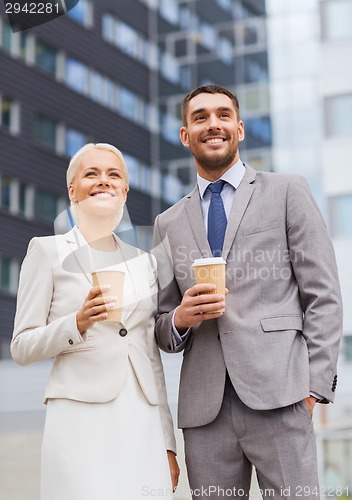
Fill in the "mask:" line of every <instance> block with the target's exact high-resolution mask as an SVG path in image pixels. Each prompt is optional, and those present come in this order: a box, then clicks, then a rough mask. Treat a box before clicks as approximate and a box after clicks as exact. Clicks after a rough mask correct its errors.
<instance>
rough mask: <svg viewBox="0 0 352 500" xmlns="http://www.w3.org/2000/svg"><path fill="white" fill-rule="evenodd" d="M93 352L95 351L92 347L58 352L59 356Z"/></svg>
mask: <svg viewBox="0 0 352 500" xmlns="http://www.w3.org/2000/svg"><path fill="white" fill-rule="evenodd" d="M94 350H95V347H93V346H86V347H79V348H76V349H67V351H62V352H60V354H59V356H67V355H68V354H75V353H77V352H87V351H94Z"/></svg>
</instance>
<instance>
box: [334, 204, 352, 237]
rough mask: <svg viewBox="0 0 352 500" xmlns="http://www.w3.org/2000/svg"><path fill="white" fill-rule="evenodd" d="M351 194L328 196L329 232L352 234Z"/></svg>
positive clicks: (338, 234)
mask: <svg viewBox="0 0 352 500" xmlns="http://www.w3.org/2000/svg"><path fill="white" fill-rule="evenodd" d="M351 213H352V194H345V195H340V196H332V197H330V198H329V222H330V232H331V235H332V236H333V237H334V236H335V237H336V236H352V219H351Z"/></svg>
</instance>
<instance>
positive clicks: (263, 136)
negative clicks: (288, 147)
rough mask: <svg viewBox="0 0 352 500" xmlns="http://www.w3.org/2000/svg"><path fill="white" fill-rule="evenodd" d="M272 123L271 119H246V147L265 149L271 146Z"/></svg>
mask: <svg viewBox="0 0 352 500" xmlns="http://www.w3.org/2000/svg"><path fill="white" fill-rule="evenodd" d="M271 138H272V133H271V121H270V118H269V117H265V116H264V117H259V118H247V119H246V138H245V140H246V147H247V148H248V149H254V148H265V147H269V146H270V145H271Z"/></svg>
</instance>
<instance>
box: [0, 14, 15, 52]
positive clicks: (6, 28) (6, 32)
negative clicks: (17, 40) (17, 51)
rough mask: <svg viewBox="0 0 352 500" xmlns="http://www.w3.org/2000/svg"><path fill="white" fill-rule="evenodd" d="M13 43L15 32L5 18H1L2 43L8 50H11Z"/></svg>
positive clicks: (0, 42)
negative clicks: (13, 32)
mask: <svg viewBox="0 0 352 500" xmlns="http://www.w3.org/2000/svg"><path fill="white" fill-rule="evenodd" d="M12 43H13V34H12V30H11V26H10V24H9V23H7V22H6V21H4V19H0V45H1V47H2V48H3V49H4V50H6V52H11V49H12Z"/></svg>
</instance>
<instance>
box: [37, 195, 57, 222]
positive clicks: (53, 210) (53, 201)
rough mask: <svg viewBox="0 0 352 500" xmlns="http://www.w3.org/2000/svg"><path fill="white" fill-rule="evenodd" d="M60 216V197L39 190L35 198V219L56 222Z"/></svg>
mask: <svg viewBox="0 0 352 500" xmlns="http://www.w3.org/2000/svg"><path fill="white" fill-rule="evenodd" d="M57 214H58V196H56V195H55V194H52V193H48V192H47V191H42V190H40V189H37V190H36V191H35V198H34V217H35V218H37V219H44V220H47V221H48V220H49V221H54V220H55V218H56V216H57Z"/></svg>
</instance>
